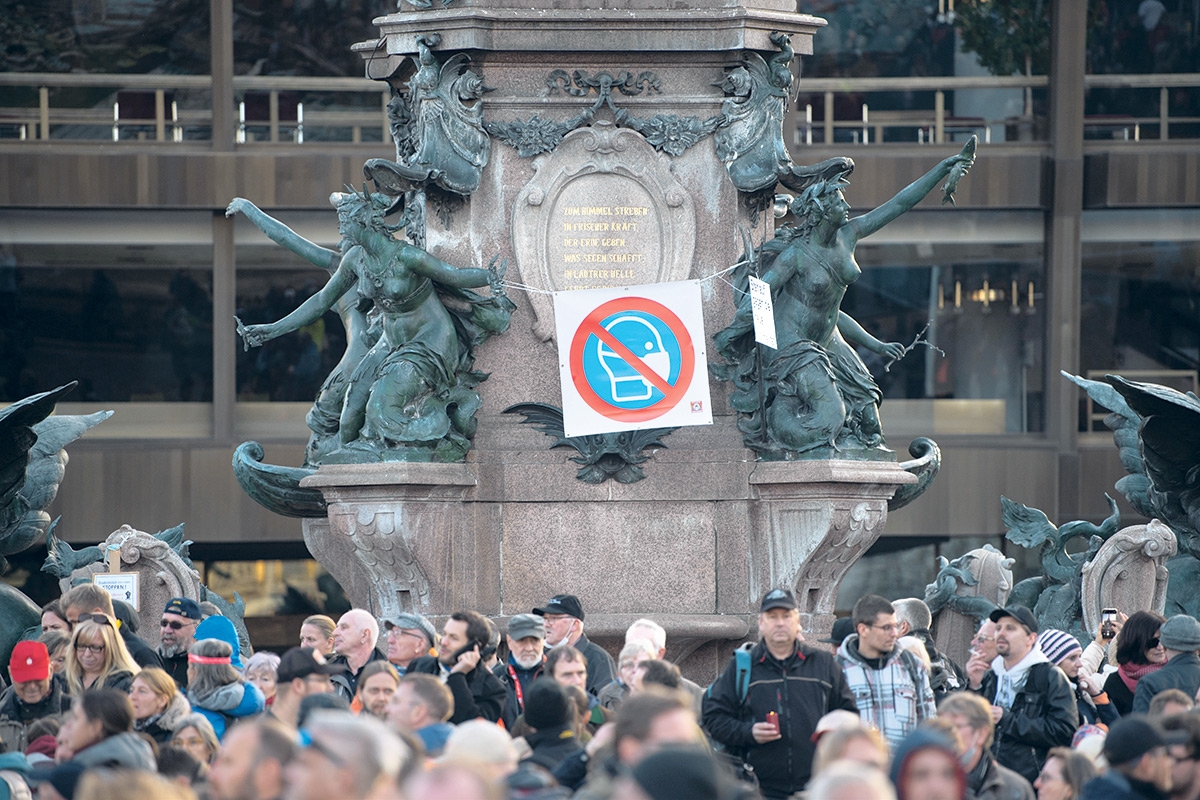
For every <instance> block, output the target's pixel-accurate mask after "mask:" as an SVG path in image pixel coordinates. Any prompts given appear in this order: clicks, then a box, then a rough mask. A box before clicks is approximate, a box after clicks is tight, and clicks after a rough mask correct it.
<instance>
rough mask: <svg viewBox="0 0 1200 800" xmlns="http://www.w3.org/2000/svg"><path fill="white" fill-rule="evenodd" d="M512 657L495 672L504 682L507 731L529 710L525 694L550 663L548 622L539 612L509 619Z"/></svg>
mask: <svg viewBox="0 0 1200 800" xmlns="http://www.w3.org/2000/svg"><path fill="white" fill-rule="evenodd" d="M506 639H507V641H508V660H507V661H506V662H504V663H503V664H497V665H496V668H495V670H493V673H492V674H494V675H495V676H496V677H497V678H499V679H500V682H501V683H503V684H504V690H505V693H506V694H505V699H504V710H503V711H502V712H501V714H500V719H502V720H503V721H504V727H505V728H506V729H507V730H510V731H511V730H512V729H513V723H514V722H516V720H517V717H518V716H520V715H521V714H523V713H525V693H526V692H527V691H528V690H529V687H530V686H531V685H532V684H533V682H534V681H535V680H537V679H538V678H539V677H541V674H542V665H543V664H545V663H546V656H545V645H546V624H545V622H544V621H543V619H542V618H541V617H539V616H537V615H536V614H518V615H516V616H515V617H513V618H512V619H510V620H509V621H508V634H507V636H506Z"/></svg>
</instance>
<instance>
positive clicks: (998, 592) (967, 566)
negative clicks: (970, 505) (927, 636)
mask: <svg viewBox="0 0 1200 800" xmlns="http://www.w3.org/2000/svg"><path fill="white" fill-rule="evenodd" d="M1012 565H1013V559H1011V558H1006V557H1005V556H1004V554H1003V553H1001V552H1000V551H999V550H997V549H996V548H994V547H992V546H991V545H990V544H985V545H984V546H983V547H981V548H979V549H977V550H972V551H971V552H969V553H966V554H965V555H962V556H959V557H958V558H956V559H954V560H952V561H951V560H947V559H945V558H939V559H938V574H937V577H936V578H934V581H933V583H931V584H929V585H928V586H926V587H925V604H926V605H928V606H929V610H930V611H931V612H933V630H934V631H936V639H937V646H938V649H940V650H942V651H944V652H947V653H950V654H951V655H952V656H953V657H954V658H955V659H959V658H962V659H964V660H965V658H966V653H967V650H968V649H969V647H970V643H971V637H972V636H973V635H974V633H975V628H976V626H977V625H978V624H979V621H980V620H982V619H983V618H984V617H986V616H987V615H988V614H990V613H991V612H992V610H993V609H996V608H999V607H1001V606H1004V605H1006V604H1007V603H1008V597H1009V593H1010V592H1011V591H1012V587H1013V573H1012Z"/></svg>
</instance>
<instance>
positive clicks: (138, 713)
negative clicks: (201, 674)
mask: <svg viewBox="0 0 1200 800" xmlns="http://www.w3.org/2000/svg"><path fill="white" fill-rule="evenodd" d="M129 700H130V701H131V702H132V703H133V729H134V730H135V731H138V732H139V733H144V734H146V735H147V736H149V737H150V738H152V739H154V741H156V742H158V743H159V744H167V743H168V742H170V741H171V737H172V736H173V735H174V732H175V726H176V725H178V724H179V720H181V719H183V718H184V717H186V716H187V715H188V714H190V713H192V706H191V704H189V703H188V701H187V698H186V697H184V696H183V695H182V694H181V693H180V692H179V687H178V686H176V684H175V679H174V678H172V677H171V676H170V675H169V674H167V672H166V670H162V669H159V668H157V667H148V668H147V669H144V670H142V671H141V672H139V673H138V674H137V675H136V676H134V679H133V683H132V684H131V685H130V687H129Z"/></svg>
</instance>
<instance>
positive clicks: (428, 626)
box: [383, 611, 438, 647]
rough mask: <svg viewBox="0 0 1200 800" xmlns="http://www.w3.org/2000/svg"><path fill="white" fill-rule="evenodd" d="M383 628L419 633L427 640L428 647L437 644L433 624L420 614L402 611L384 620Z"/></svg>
mask: <svg viewBox="0 0 1200 800" xmlns="http://www.w3.org/2000/svg"><path fill="white" fill-rule="evenodd" d="M383 627H384V629H385V630H389V631H390V630H391V629H392V628H399V629H400V630H402V631H420V632H421V633H422V634H424V636H425V638H426V639H428V640H429V646H430V647H436V646H437V643H438V641H437V640H438V635H437V630H435V629H434V627H433V623H432V622H430V621H429V620H427V619H425V618H424V617H422V616H421V615H420V614H413V613H411V612H408V611H404V612H402V613H400V614H396V615H395V616H393V617H387V618H386V619H384V621H383Z"/></svg>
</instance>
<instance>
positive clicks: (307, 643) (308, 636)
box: [300, 614, 337, 659]
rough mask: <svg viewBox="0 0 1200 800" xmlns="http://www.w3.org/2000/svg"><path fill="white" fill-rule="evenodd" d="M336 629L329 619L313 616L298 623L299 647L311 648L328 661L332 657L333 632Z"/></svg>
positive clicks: (322, 616) (323, 616)
mask: <svg viewBox="0 0 1200 800" xmlns="http://www.w3.org/2000/svg"><path fill="white" fill-rule="evenodd" d="M336 627H337V623H335V622H334V621H333V620H332V619H331V618H330V617H327V616H325V615H324V614H313V615H312V616H311V617H309V618H308V619H306V620H304V622H302V623H300V646H301V647H311V648H312V649H313V650H316V651H317V652H318V653H320V654H321V655H323V656H325V658H326V659H329V658H331V657H332V656H333V631H334V629H335V628H336Z"/></svg>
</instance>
